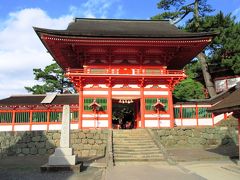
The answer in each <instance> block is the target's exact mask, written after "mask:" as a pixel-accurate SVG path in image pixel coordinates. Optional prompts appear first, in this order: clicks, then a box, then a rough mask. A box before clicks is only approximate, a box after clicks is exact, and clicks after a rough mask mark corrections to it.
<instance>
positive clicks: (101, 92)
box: [83, 91, 108, 95]
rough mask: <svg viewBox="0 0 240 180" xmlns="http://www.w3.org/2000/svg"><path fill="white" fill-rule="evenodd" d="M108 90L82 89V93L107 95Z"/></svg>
mask: <svg viewBox="0 0 240 180" xmlns="http://www.w3.org/2000/svg"><path fill="white" fill-rule="evenodd" d="M107 94H108V91H83V95H107Z"/></svg>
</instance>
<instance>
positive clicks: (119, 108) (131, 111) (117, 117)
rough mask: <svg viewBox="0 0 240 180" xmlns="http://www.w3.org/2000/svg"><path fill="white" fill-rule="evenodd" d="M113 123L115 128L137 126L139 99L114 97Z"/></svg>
mask: <svg viewBox="0 0 240 180" xmlns="http://www.w3.org/2000/svg"><path fill="white" fill-rule="evenodd" d="M112 102H113V104H112V124H113V128H114V129H133V128H136V120H137V118H136V115H137V112H136V111H137V110H136V109H137V107H136V106H137V105H138V103H137V102H138V100H132V99H116V100H115V99H113V101H112Z"/></svg>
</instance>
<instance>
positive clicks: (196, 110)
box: [195, 103, 199, 127]
mask: <svg viewBox="0 0 240 180" xmlns="http://www.w3.org/2000/svg"><path fill="white" fill-rule="evenodd" d="M195 112H196V121H197V127H198V126H199V123H198V103H196V109H195Z"/></svg>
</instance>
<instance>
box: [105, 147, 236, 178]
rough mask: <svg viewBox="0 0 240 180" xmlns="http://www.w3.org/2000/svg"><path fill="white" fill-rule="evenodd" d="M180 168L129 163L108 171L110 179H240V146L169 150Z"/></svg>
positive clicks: (160, 164)
mask: <svg viewBox="0 0 240 180" xmlns="http://www.w3.org/2000/svg"><path fill="white" fill-rule="evenodd" d="M167 151H168V153H169V154H170V155H171V157H172V158H173V159H174V160H175V161H177V162H178V163H177V165H168V164H167V163H166V162H162V163H145V164H134V163H125V164H120V165H119V166H114V167H113V168H112V169H111V168H110V169H108V170H107V171H106V174H105V179H106V180H111V179H114V180H125V179H131V180H145V179H149V180H155V179H156V180H158V179H178V180H179V179H180V180H181V179H184V180H185V179H186V180H188V179H189V180H198V179H209V180H215V179H216V180H226V179H227V180H235V179H236V180H239V179H240V166H238V165H237V164H236V161H237V154H238V147H237V146H224V147H216V148H212V149H203V148H175V149H168V150H167Z"/></svg>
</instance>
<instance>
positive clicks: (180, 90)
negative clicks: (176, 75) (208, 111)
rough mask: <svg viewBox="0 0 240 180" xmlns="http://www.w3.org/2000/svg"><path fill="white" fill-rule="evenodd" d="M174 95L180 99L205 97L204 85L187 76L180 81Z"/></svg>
mask: <svg viewBox="0 0 240 180" xmlns="http://www.w3.org/2000/svg"><path fill="white" fill-rule="evenodd" d="M173 95H174V96H175V97H176V98H177V99H179V100H189V99H204V98H205V96H204V86H203V85H202V84H201V83H200V82H197V81H195V80H193V79H191V78H187V79H185V80H183V81H182V82H181V83H179V84H178V85H177V86H176V87H175V89H174V91H173Z"/></svg>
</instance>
